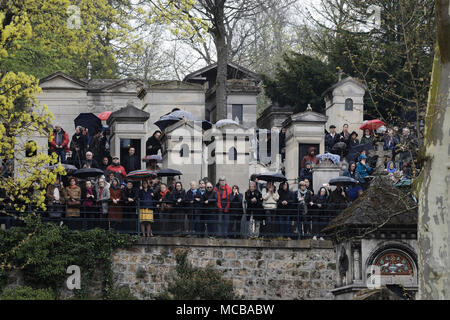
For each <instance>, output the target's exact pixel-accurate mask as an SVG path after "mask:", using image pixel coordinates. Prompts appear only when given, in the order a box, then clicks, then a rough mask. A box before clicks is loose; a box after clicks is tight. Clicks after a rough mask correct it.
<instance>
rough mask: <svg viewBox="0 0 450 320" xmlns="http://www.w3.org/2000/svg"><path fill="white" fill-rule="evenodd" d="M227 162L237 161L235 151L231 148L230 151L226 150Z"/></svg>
mask: <svg viewBox="0 0 450 320" xmlns="http://www.w3.org/2000/svg"><path fill="white" fill-rule="evenodd" d="M228 160H233V161H235V160H237V150H236V148H235V147H231V148H230V150H228Z"/></svg>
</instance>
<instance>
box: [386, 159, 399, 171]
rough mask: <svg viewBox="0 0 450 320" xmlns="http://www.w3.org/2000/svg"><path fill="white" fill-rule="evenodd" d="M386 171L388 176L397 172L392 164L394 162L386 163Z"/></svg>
mask: <svg viewBox="0 0 450 320" xmlns="http://www.w3.org/2000/svg"><path fill="white" fill-rule="evenodd" d="M386 171H387V172H388V173H389V174H394V173H395V172H396V171H397V168H395V163H394V161H389V162H388V163H387V166H386Z"/></svg>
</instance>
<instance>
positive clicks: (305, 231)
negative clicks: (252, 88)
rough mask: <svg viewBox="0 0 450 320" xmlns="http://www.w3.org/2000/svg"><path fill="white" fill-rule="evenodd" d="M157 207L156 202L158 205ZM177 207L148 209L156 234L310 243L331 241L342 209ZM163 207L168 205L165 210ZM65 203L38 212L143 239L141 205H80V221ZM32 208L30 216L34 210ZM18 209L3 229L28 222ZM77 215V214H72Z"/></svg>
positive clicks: (71, 224) (72, 225) (75, 226)
mask: <svg viewBox="0 0 450 320" xmlns="http://www.w3.org/2000/svg"><path fill="white" fill-rule="evenodd" d="M155 203H156V202H155ZM172 204H173V203H171V202H166V203H164V204H162V203H159V204H158V205H157V206H156V205H155V206H152V207H148V206H147V207H146V208H147V209H150V210H152V211H153V222H150V224H151V230H152V231H151V232H152V233H153V235H154V236H165V237H167V236H188V237H215V238H240V239H247V238H290V239H308V238H312V237H314V236H316V237H317V238H320V237H325V235H324V234H323V233H322V232H321V230H322V229H323V228H325V227H326V226H327V225H328V224H329V222H330V221H331V220H332V219H333V218H334V217H336V215H337V214H339V212H340V211H341V210H342V209H335V208H336V207H337V204H336V205H334V204H331V203H327V204H326V205H325V206H324V207H322V208H318V207H307V206H305V205H303V204H300V205H299V204H297V203H291V204H288V208H287V209H280V208H279V209H271V210H268V209H264V208H262V207H258V208H250V207H247V204H246V202H245V201H244V203H243V206H242V208H230V209H229V210H228V212H223V211H221V210H219V208H217V207H209V208H208V207H193V206H189V205H187V204H186V205H182V206H173V205H172ZM340 205H342V204H340ZM162 206H163V207H162ZM66 208H67V207H66V206H65V205H60V204H58V205H53V206H49V207H48V208H47V210H46V211H39V210H36V211H34V212H35V213H36V214H38V215H40V216H41V219H42V221H44V222H51V223H56V224H58V225H66V226H67V227H68V228H69V229H71V230H89V229H94V228H100V229H105V230H111V231H114V232H119V233H128V234H137V235H141V224H142V223H145V224H146V223H147V222H146V221H141V220H140V218H141V215H140V209H141V207H140V202H139V201H137V202H136V205H134V206H112V205H109V207H108V211H107V212H108V213H107V214H104V213H102V208H101V207H100V206H95V207H83V206H76V207H71V208H75V209H76V211H77V210H79V214H78V213H77V214H76V215H77V216H76V217H74V216H71V214H70V213H69V212H68V211H67V210H66ZM31 211H32V210H31V208H30V210H27V212H31ZM23 214H25V213H17V212H14V211H13V210H12V211H10V212H9V214H8V215H3V216H0V225H4V228H6V229H9V228H11V227H13V226H20V225H21V224H22V222H21V220H20V219H17V217H18V216H20V215H23ZM72 214H73V212H72Z"/></svg>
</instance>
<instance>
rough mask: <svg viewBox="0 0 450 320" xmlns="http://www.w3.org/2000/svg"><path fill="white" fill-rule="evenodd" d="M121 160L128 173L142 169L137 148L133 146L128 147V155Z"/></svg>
mask: <svg viewBox="0 0 450 320" xmlns="http://www.w3.org/2000/svg"><path fill="white" fill-rule="evenodd" d="M121 162H122V165H123V167H124V168H125V171H126V172H127V173H130V172H131V171H135V170H140V169H141V165H140V164H141V162H140V159H139V158H138V157H137V155H136V150H135V149H134V148H133V147H130V149H128V155H126V156H125V157H124V159H122V161H121Z"/></svg>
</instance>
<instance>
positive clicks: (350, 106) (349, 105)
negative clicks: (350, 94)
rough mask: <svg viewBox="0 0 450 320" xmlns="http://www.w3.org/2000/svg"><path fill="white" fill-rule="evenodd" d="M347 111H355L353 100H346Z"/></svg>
mask: <svg viewBox="0 0 450 320" xmlns="http://www.w3.org/2000/svg"><path fill="white" fill-rule="evenodd" d="M345 111H353V99H350V98H348V99H347V100H345Z"/></svg>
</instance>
